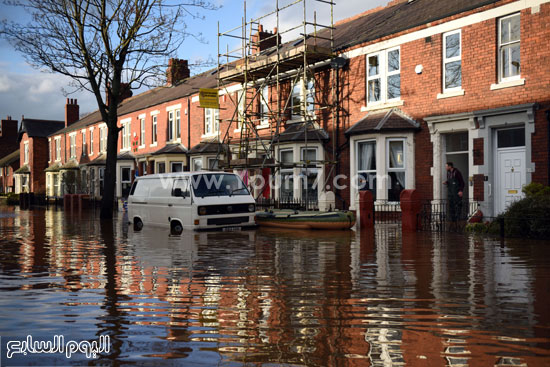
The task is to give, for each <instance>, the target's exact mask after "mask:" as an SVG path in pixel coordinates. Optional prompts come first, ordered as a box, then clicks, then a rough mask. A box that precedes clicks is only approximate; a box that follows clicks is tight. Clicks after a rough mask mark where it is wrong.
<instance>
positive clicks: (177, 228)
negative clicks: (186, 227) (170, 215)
mask: <svg viewBox="0 0 550 367" xmlns="http://www.w3.org/2000/svg"><path fill="white" fill-rule="evenodd" d="M170 231H171V232H172V234H181V232H183V226H182V225H181V223H180V222H177V221H173V222H172V223H171V224H170Z"/></svg>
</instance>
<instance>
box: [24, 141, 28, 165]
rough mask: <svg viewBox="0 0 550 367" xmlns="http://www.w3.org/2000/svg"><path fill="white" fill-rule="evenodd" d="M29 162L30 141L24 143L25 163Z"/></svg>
mask: <svg viewBox="0 0 550 367" xmlns="http://www.w3.org/2000/svg"><path fill="white" fill-rule="evenodd" d="M28 163H29V142H28V141H26V142H25V143H23V164H28Z"/></svg>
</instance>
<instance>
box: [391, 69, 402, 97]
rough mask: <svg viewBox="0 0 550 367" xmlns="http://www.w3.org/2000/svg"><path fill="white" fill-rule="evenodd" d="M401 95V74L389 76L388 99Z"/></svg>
mask: <svg viewBox="0 0 550 367" xmlns="http://www.w3.org/2000/svg"><path fill="white" fill-rule="evenodd" d="M399 96H401V74H397V75H391V76H389V77H388V99H392V98H398V97H399Z"/></svg>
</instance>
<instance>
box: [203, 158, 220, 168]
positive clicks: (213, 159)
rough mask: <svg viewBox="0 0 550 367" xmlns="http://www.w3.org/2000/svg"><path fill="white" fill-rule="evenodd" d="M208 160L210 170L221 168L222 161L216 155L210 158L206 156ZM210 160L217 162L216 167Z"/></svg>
mask: <svg viewBox="0 0 550 367" xmlns="http://www.w3.org/2000/svg"><path fill="white" fill-rule="evenodd" d="M206 162H207V163H208V170H209V171H213V170H217V169H218V168H219V164H220V161H219V159H216V157H208V158H206ZM210 162H215V167H212V165H211V164H210Z"/></svg>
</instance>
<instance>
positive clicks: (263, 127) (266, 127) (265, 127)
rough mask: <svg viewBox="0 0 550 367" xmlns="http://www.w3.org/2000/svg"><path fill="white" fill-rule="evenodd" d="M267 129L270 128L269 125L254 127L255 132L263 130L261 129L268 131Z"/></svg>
mask: <svg viewBox="0 0 550 367" xmlns="http://www.w3.org/2000/svg"><path fill="white" fill-rule="evenodd" d="M269 128H270V126H269V125H257V126H256V129H257V130H263V129H269Z"/></svg>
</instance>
